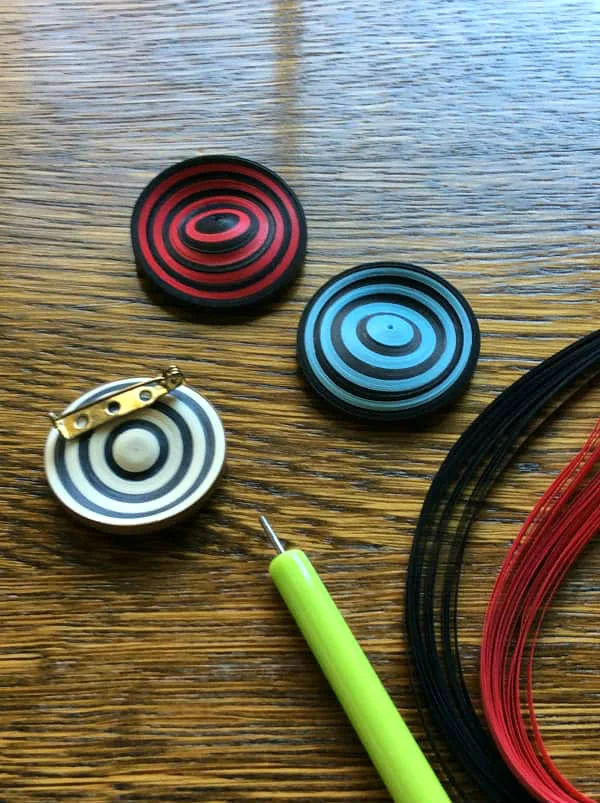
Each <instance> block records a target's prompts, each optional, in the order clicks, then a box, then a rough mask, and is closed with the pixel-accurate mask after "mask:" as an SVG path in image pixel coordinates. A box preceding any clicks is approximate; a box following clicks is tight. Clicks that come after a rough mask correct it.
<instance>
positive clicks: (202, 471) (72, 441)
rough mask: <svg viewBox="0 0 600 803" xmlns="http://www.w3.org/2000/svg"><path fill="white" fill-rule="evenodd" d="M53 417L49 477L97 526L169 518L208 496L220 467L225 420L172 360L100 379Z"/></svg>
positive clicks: (133, 527) (140, 525) (134, 527)
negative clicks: (153, 369) (158, 367)
mask: <svg viewBox="0 0 600 803" xmlns="http://www.w3.org/2000/svg"><path fill="white" fill-rule="evenodd" d="M51 418H52V423H53V427H52V429H51V430H50V432H49V433H48V437H47V439H46V448H45V467H46V476H47V478H48V483H49V485H50V487H51V489H52V491H53V492H54V494H55V495H56V497H57V498H58V499H59V501H60V502H61V503H62V504H63V505H64V506H65V507H66V508H67V509H68V510H69V511H70V512H71V513H72V514H74V515H75V516H77V517H78V518H80V519H82V520H83V521H85V522H86V523H88V524H90V525H92V526H94V527H97V528H99V529H103V530H108V531H115V532H128V533H132V532H148V531H151V530H158V529H161V528H163V527H166V526H168V525H170V524H173V523H174V522H176V521H179V520H180V519H182V518H183V517H185V516H187V515H189V514H190V513H192V512H193V511H194V510H195V509H196V508H197V507H199V506H200V505H201V504H202V503H203V502H204V501H205V500H206V499H207V497H208V496H209V494H210V493H211V491H212V490H213V488H214V486H215V484H216V482H217V480H218V479H219V477H220V476H221V473H222V471H223V467H224V463H225V431H224V429H223V424H222V423H221V420H220V418H219V416H218V414H217V412H216V411H215V409H214V408H213V407H212V405H211V404H209V402H208V401H207V400H206V399H205V398H204V397H203V396H201V395H200V394H199V393H197V392H196V391H195V390H193V389H192V388H190V387H188V386H187V385H185V384H184V377H183V374H182V373H181V371H180V370H179V369H178V368H177V367H176V366H170V367H169V368H168V369H167V370H166V371H164V372H163V373H162V374H160V375H158V376H155V377H150V378H135V379H124V380H119V381H117V382H109V383H107V384H105V385H101V386H100V387H97V388H95V389H93V390H91V391H89V392H88V393H85V394H84V395H83V396H81V397H80V398H79V399H77V400H76V401H75V402H73V403H72V404H71V405H69V406H68V407H67V408H66V410H65V411H64V412H63V413H62V414H61V415H60V416H51Z"/></svg>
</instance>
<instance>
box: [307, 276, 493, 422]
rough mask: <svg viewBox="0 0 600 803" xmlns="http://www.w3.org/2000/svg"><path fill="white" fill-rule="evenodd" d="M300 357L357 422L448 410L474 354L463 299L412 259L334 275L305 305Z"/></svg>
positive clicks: (473, 326) (474, 338)
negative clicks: (413, 263)
mask: <svg viewBox="0 0 600 803" xmlns="http://www.w3.org/2000/svg"><path fill="white" fill-rule="evenodd" d="M297 351H298V362H299V365H300V367H301V369H302V371H303V373H304V375H305V376H306V379H307V381H308V383H309V385H310V386H311V387H312V388H313V389H314V390H315V391H316V392H317V393H318V394H319V395H320V396H321V397H322V398H323V399H325V400H326V401H327V402H329V403H330V404H331V405H333V406H334V407H335V408H337V409H339V410H342V411H343V412H345V413H347V414H349V415H352V416H356V417H359V418H364V419H369V420H382V421H401V420H406V419H412V418H417V417H419V416H424V415H428V414H430V413H432V412H434V411H436V410H439V409H440V408H443V407H445V406H447V405H448V404H449V403H450V402H452V401H453V400H455V399H456V398H457V397H458V396H459V395H460V394H461V393H462V391H463V390H464V389H465V387H466V385H467V383H468V381H469V379H470V377H471V375H472V373H473V371H474V369H475V364H476V362H477V358H478V356H479V327H478V325H477V321H476V318H475V316H474V314H473V312H472V310H471V308H470V306H469V304H468V303H467V301H466V300H465V299H464V297H463V296H462V295H461V294H460V293H459V292H458V291H457V290H456V289H455V288H454V287H453V286H452V285H451V284H449V283H448V282H447V281H446V280H445V279H442V278H441V277H440V276H437V275H435V274H434V273H431V272H429V271H427V270H424V269H423V268H420V267H417V266H416V265H408V264H404V263H398V262H380V263H372V264H366V265H360V266H358V267H356V268H352V269H350V270H348V271H345V272H344V273H342V274H340V275H339V276H336V277H334V278H333V279H331V280H330V281H329V282H327V283H326V284H325V285H324V286H323V287H321V288H320V289H319V290H318V291H317V292H316V294H315V295H314V296H313V298H312V299H311V300H310V301H309V303H308V304H307V306H306V308H305V310H304V313H303V315H302V318H301V321H300V325H299V328H298V339H297Z"/></svg>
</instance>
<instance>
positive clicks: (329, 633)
mask: <svg viewBox="0 0 600 803" xmlns="http://www.w3.org/2000/svg"><path fill="white" fill-rule="evenodd" d="M260 522H261V524H262V527H263V529H264V531H265V533H266V535H267V536H268V538H269V539H270V541H271V543H272V544H273V546H274V548H275V550H276V552H277V553H278V554H277V556H276V557H275V558H273V560H272V561H271V564H270V567H269V572H270V574H271V577H272V579H273V582H274V583H275V585H276V586H277V589H278V591H279V593H280V594H281V596H282V597H283V599H284V601H285V603H286V605H287V607H288V609H289V611H290V613H291V614H292V616H293V617H294V619H295V620H296V623H297V624H298V627H299V628H300V630H301V631H302V634H303V636H304V638H305V639H306V641H307V643H308V645H309V646H310V648H311V650H312V652H313V654H314V656H315V658H316V659H317V661H318V662H319V665H320V666H321V669H322V670H323V673H324V674H325V677H326V678H327V680H328V681H329V684H330V685H331V688H332V689H333V691H334V692H335V694H336V696H337V698H338V700H339V701H340V703H341V705H342V707H343V708H344V710H345V712H346V714H347V715H348V718H349V719H350V721H351V723H352V725H353V726H354V729H355V731H356V733H357V734H358V736H359V738H360V740H361V741H362V743H363V745H364V747H365V749H366V750H367V752H368V754H369V756H370V757H371V760H372V762H373V764H374V765H375V767H376V769H377V771H378V772H379V775H380V776H381V779H382V780H383V782H384V783H385V785H386V786H387V789H388V791H389V793H390V795H391V797H392V799H393V800H394V801H395V803H450V798H449V797H448V795H447V794H446V792H445V791H444V788H443V787H442V785H441V783H440V782H439V780H438V779H437V777H436V775H435V773H434V772H433V769H432V768H431V766H430V765H429V763H428V761H427V759H426V758H425V756H424V755H423V753H422V752H421V748H420V747H419V745H418V744H417V742H416V741H415V739H414V738H413V736H412V734H411V733H410V731H409V729H408V727H407V725H406V723H405V722H404V720H403V719H402V717H401V715H400V713H399V712H398V709H397V708H396V706H395V705H394V703H393V702H392V700H391V698H390V696H389V695H388V693H387V691H386V690H385V688H384V687H383V684H382V683H381V681H380V680H379V678H378V676H377V674H376V673H375V670H374V669H373V667H372V666H371V664H370V663H369V660H368V659H367V657H366V655H365V654H364V652H363V651H362V649H361V647H360V645H359V643H358V642H357V640H356V639H355V638H354V636H353V634H352V631H351V630H350V628H349V627H348V625H347V624H346V622H345V620H344V618H343V616H342V614H341V613H340V611H339V610H338V608H337V607H336V605H335V603H334V601H333V600H332V598H331V597H330V596H329V592H328V591H327V589H326V588H325V586H324V585H323V583H322V581H321V579H320V577H319V575H318V574H317V572H316V571H315V569H314V567H313V565H312V563H311V562H310V560H309V559H308V558H307V556H306V555H305V554H304V552H302V551H301V550H300V549H288V550H286V549H285V547H284V545H283V544H282V543H281V541H280V540H279V538H278V537H277V534H276V533H275V531H274V530H273V528H272V527H271V525H270V523H269V522H268V520H267V519H266V518H265V517H264V516H261V517H260Z"/></svg>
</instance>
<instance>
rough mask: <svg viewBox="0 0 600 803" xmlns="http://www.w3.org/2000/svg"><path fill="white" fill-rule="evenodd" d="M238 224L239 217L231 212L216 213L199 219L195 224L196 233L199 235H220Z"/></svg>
mask: <svg viewBox="0 0 600 803" xmlns="http://www.w3.org/2000/svg"><path fill="white" fill-rule="evenodd" d="M237 223H239V217H238V216H237V215H234V214H232V213H231V212H216V213H215V214H212V215H207V216H206V217H203V218H201V219H200V220H199V221H198V222H197V223H196V231H198V232H200V233H201V234H222V233H223V232H225V231H229V229H232V228H233V227H234V226H235V225H236V224H237Z"/></svg>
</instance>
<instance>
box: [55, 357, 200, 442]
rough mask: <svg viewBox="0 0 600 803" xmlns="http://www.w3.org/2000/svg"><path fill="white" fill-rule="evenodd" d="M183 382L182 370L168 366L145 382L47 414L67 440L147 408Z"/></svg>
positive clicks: (174, 366)
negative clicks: (73, 408)
mask: <svg viewBox="0 0 600 803" xmlns="http://www.w3.org/2000/svg"><path fill="white" fill-rule="evenodd" d="M184 381H185V377H184V375H183V372H182V371H180V370H179V368H177V366H176V365H170V366H169V367H168V368H167V369H166V370H165V371H163V372H162V373H161V374H159V375H158V376H155V377H153V378H152V379H148V380H146V381H145V382H137V383H136V384H134V385H129V387H126V388H124V389H122V390H119V391H117V392H116V393H110V394H108V395H106V396H103V397H102V398H101V399H96V400H95V401H93V402H91V403H90V404H84V405H82V406H81V407H77V408H76V409H75V410H71V411H70V412H68V413H67V412H63V413H61V415H59V416H57V415H54V414H53V413H50V419H51V421H52V424H53V425H54V426H55V427H56V429H57V430H58V431H59V432H60V434H61V435H62V436H63V437H64V438H66V439H67V440H72V439H73V438H78V437H79V436H80V435H83V434H84V433H86V432H91V431H92V430H93V429H96V428H97V427H99V426H101V425H102V424H104V423H106V422H107V421H110V420H111V419H113V418H121V417H122V416H124V415H128V414H129V413H133V412H135V411H136V410H141V409H142V408H144V407H150V406H151V405H152V404H154V402H155V401H156V400H157V399H159V398H160V397H161V396H164V395H165V394H166V393H169V392H170V391H171V390H174V389H175V388H176V387H178V386H179V385H181V384H182V383H183V382H184Z"/></svg>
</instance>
